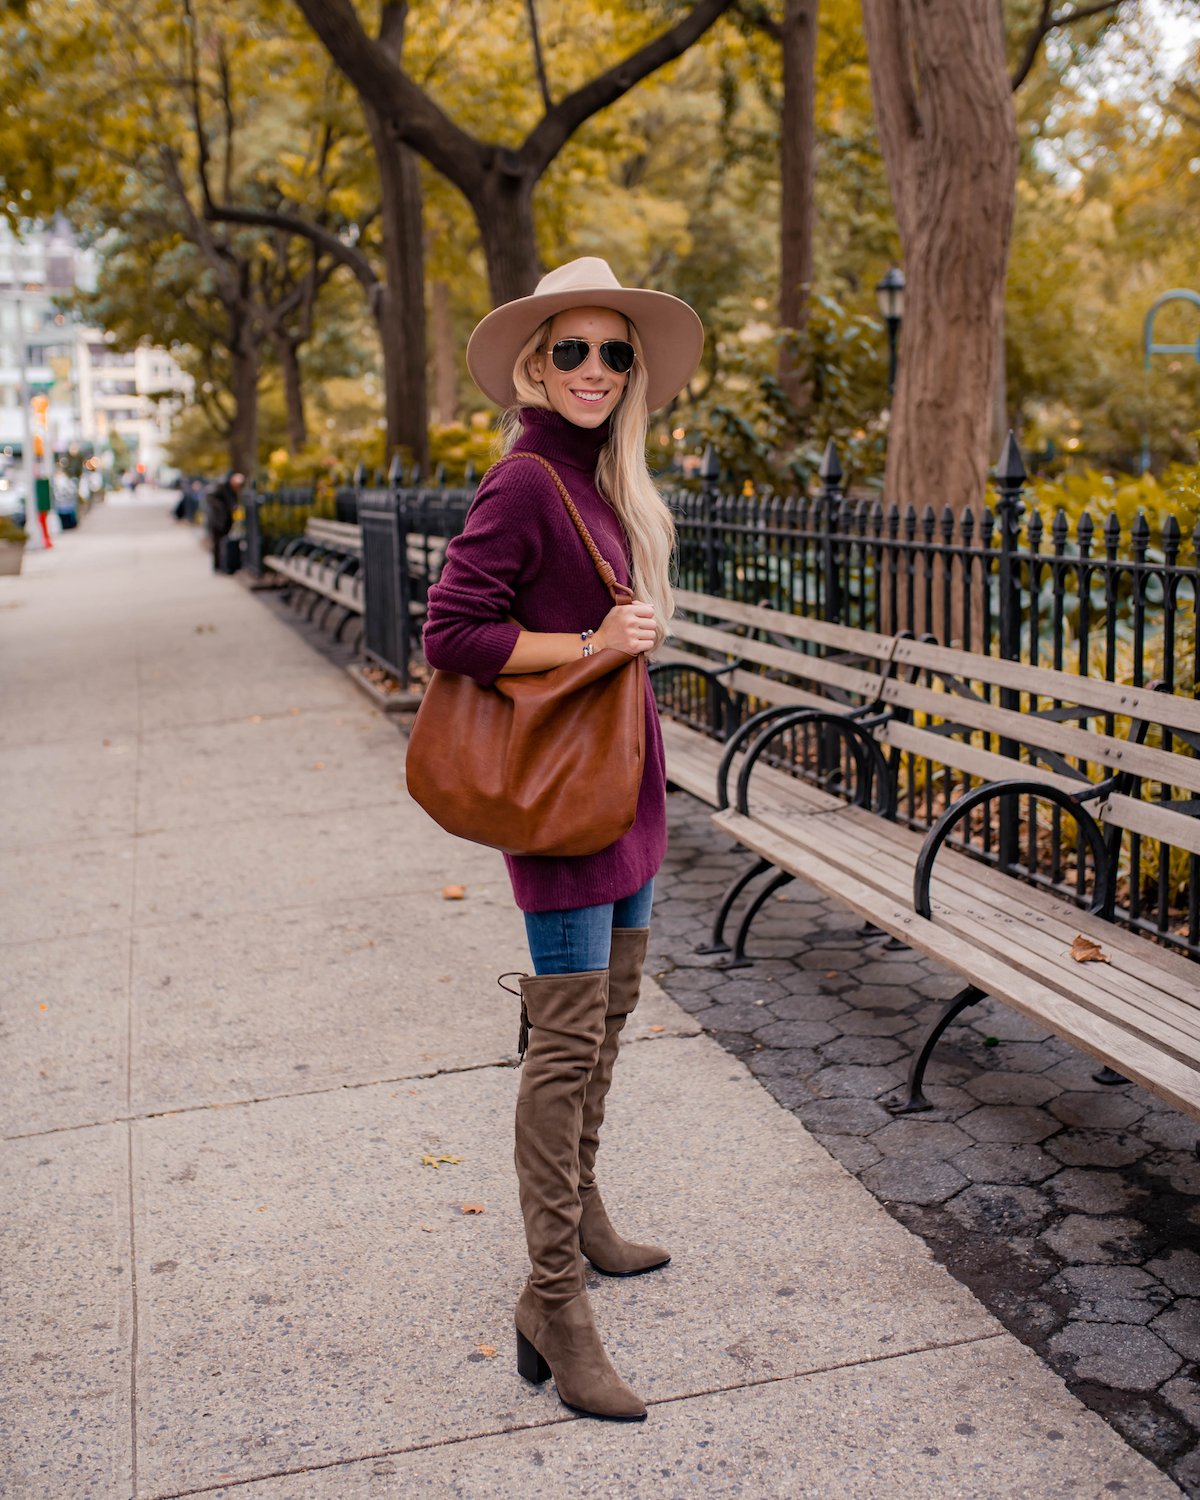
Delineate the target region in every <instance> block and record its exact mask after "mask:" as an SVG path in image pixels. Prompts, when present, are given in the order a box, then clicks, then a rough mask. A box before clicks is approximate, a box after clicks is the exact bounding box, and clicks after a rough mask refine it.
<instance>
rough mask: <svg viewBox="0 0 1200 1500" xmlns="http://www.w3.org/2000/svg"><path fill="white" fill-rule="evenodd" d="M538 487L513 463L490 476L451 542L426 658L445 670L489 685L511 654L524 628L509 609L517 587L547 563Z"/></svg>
mask: <svg viewBox="0 0 1200 1500" xmlns="http://www.w3.org/2000/svg"><path fill="white" fill-rule="evenodd" d="M520 477H521V478H522V479H526V480H528V479H529V478H530V477H531V476H528V475H527V474H522V475H521V476H520ZM514 481H517V483H514ZM535 484H536V479H535ZM533 487H534V486H527V485H526V484H520V482H519V480H518V475H517V474H516V473H514V472H513V471H511V470H509V468H508V466H507V465H505V472H503V473H498V474H497V475H496V477H495V479H494V480H493V481H492V483H491V484H489V483H488V480H486V479H485V480H484V483H483V484H482V485H481V486H480V492H479V494H478V496H477V497H476V499H475V503H474V505H473V506H472V507H471V511H470V513H469V515H468V516H467V524H466V526H465V528H464V529H463V532H462V535H461V536H457V537H455V538H454V539H453V540H452V541H451V542H450V544H449V546H448V547H447V548H446V561H445V564H444V566H443V568H442V575H441V577H440V578H439V580H438V582H437V583H436V584H434V585H433V587H432V588H431V589H430V590H429V612H428V615H427V617H426V621H425V632H424V642H425V659H426V661H428V662H429V664H430V666H431V667H436V668H438V669H439V670H440V671H444V672H458V673H461V674H462V675H463V676H465V677H473V678H474V679H475V681H476V682H477V683H479V685H480V687H488V686H490V684H491V683H492V682H494V681H495V679H496V678H497V677H498V676H499V674H500V669H501V668H502V667H503V666H504V663H505V662H506V661H507V660H508V658H509V657H510V656H511V655H512V653H513V647H514V646H515V645H516V643H517V637H518V636H519V635H520V633H521V632H520V627H519V626H516V625H511V624H509V623H508V622H507V620H506V618H505V617H506V616H507V615H508V614H509V613H510V612H511V609H512V601H513V595H514V594H515V592H516V590H517V587H518V586H519V585H520V584H521V583H522V582H525V581H528V580H529V579H531V578H533V577H536V575H537V573H538V571H539V569H540V567H541V559H542V553H543V550H544V540H545V539H544V537H543V536H542V534H541V527H540V526H538V524H537V521H536V516H537V513H538V512H539V511H540V510H541V509H542V507H540V506H538V505H536V504H535V505H533V506H531V505H530V504H529V500H530V499H531V498H532V497H531V496H530V495H529V493H528V491H529V489H531V488H533ZM537 487H538V488H539V489H540V488H541V486H540V485H538V486H537Z"/></svg>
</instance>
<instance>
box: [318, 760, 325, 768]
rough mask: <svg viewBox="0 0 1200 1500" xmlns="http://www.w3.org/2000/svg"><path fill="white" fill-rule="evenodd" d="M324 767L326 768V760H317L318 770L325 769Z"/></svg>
mask: <svg viewBox="0 0 1200 1500" xmlns="http://www.w3.org/2000/svg"><path fill="white" fill-rule="evenodd" d="M324 769H325V762H324V761H323V760H319V761H318V762H317V770H318V771H323V770H324Z"/></svg>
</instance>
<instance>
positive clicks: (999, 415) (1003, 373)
mask: <svg viewBox="0 0 1200 1500" xmlns="http://www.w3.org/2000/svg"><path fill="white" fill-rule="evenodd" d="M1008 427H1009V422H1008V361H1007V359H1006V358H1005V350H1004V308H1003V306H1001V308H1000V330H999V332H998V334H997V336H996V362H995V366H994V371H993V375H992V448H991V460H992V462H993V463H998V462H999V461H1000V455H1001V453H1003V452H1004V440H1005V438H1006V437H1007V436H1008Z"/></svg>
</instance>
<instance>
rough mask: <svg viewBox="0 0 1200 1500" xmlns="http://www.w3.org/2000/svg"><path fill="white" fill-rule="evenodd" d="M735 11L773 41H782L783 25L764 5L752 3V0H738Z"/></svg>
mask: <svg viewBox="0 0 1200 1500" xmlns="http://www.w3.org/2000/svg"><path fill="white" fill-rule="evenodd" d="M737 12H738V14H739V15H740V16H742V17H743V18H744V19H745V20H746V21H748V22H749V23H750V25H751V26H755V27H757V28H758V30H759V31H763V32H765V33H766V34H767V36H769V37H770V38H771V40H772V41H773V42H782V41H783V27H782V26H781V25H780V24H779V22H778V21H777V20H776V19H775V17H774V16H773V15H772V14H771V12H770V11H769V10H768V9H767V7H766V6H765V5H757V4H754V3H753V0H739V3H738V5H737Z"/></svg>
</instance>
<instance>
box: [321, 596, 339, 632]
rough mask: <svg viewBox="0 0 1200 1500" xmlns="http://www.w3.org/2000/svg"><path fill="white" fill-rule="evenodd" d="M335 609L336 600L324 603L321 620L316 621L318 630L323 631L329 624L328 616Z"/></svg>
mask: <svg viewBox="0 0 1200 1500" xmlns="http://www.w3.org/2000/svg"><path fill="white" fill-rule="evenodd" d="M336 608H337V600H336V599H326V601H325V608H324V609H323V610H322V611H321V618H320V619H319V620H318V621H317V624H318V626H319V627H320V629H322V630H324V629H325V626H326V625H327V624H328V623H329V616H330V614H331V613H332V611H333V610H335V609H336Z"/></svg>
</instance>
